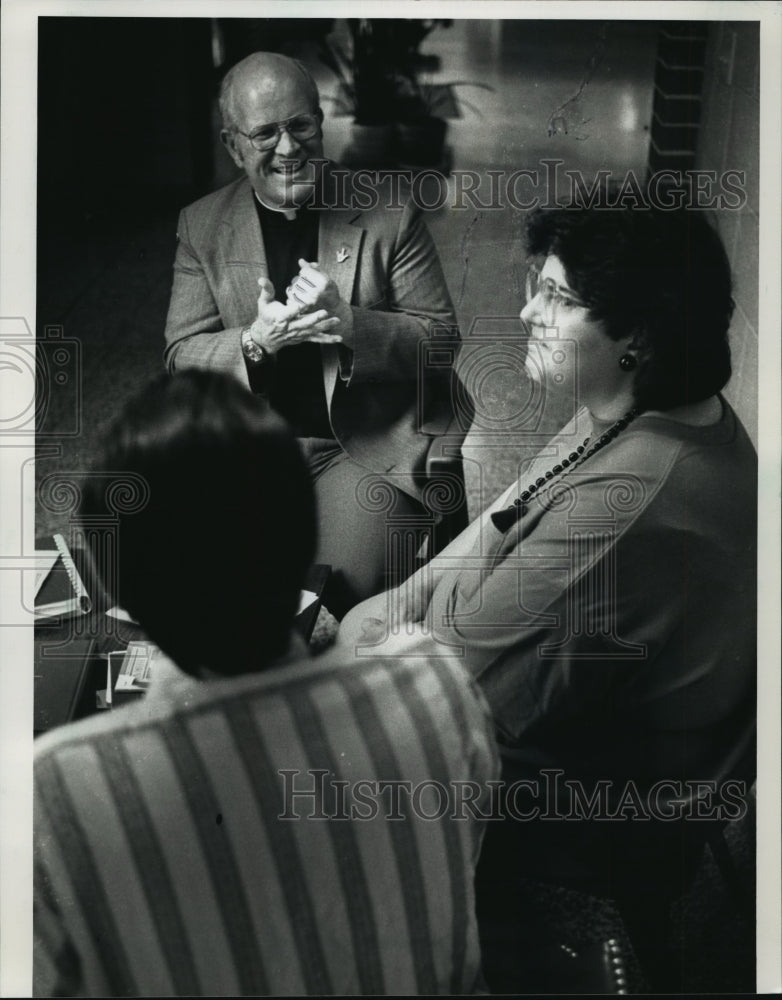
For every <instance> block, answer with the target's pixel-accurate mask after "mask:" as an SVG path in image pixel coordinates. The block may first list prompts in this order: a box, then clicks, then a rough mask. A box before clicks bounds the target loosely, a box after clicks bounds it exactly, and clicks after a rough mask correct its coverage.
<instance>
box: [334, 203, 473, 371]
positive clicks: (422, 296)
mask: <svg viewBox="0 0 782 1000" xmlns="http://www.w3.org/2000/svg"><path fill="white" fill-rule="evenodd" d="M399 219H400V221H399V228H398V231H397V234H396V239H395V241H394V245H393V248H392V252H391V257H390V260H389V261H388V263H387V265H386V267H387V273H386V295H385V298H384V299H383V300H382V301H380V302H378V303H372V304H371V308H366V307H363V306H358V305H354V306H353V323H354V327H353V350H352V351H348V350H344V349H343V350H342V351H341V364H340V374H341V376H342V378H343V379H345V380H346V381H347V382H348V383H357V382H385V381H394V380H403V381H408V380H409V381H414V380H416V379H417V377H418V365H419V344H420V342H421V341H422V340H424V339H426V338H428V337H431V336H432V335H433V333H434V330H435V329H437V328H447V329H449V330H450V331H451V336H452V337H454V338H455V337H458V328H457V326H456V315H455V313H454V309H453V305H452V303H451V298H450V295H449V294H448V288H447V286H446V284H445V277H444V275H443V271H442V267H441V265H440V259H439V257H438V255H437V250H436V249H435V245H434V242H433V240H432V237H431V235H430V233H429V230H428V229H427V227H426V225H425V223H424V220H423V218H422V217H421V213H420V211H419V210H418V209H417V208H416V206H415V204H414V202H413V201H408V202H407V204H406V206H405V208H404V210H403V211H402V212H401V213H399ZM372 250H373V247H372V245H371V242H370V241H366V242H365V245H364V247H363V250H362V262H361V266H362V267H371V266H373V262H371V261H366V260H364V259H363V257H364V256H365V255H366V254H367V253H369V252H372Z"/></svg>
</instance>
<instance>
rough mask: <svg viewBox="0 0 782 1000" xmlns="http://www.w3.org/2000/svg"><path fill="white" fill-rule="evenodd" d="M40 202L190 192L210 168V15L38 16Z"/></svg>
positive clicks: (95, 202) (87, 202)
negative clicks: (190, 17) (141, 16)
mask: <svg viewBox="0 0 782 1000" xmlns="http://www.w3.org/2000/svg"><path fill="white" fill-rule="evenodd" d="M38 42H39V61H38V67H39V69H38V107H39V117H38V178H39V203H40V204H41V205H42V206H43V207H45V208H51V209H52V210H55V211H56V210H57V206H58V205H62V202H63V200H65V201H66V202H70V203H71V207H73V203H74V202H75V203H76V205H79V206H83V207H86V206H90V207H93V208H96V209H97V208H99V207H100V206H101V205H103V204H104V203H105V202H106V201H107V200H113V201H117V200H121V201H122V202H124V203H126V204H127V203H130V204H134V203H139V202H142V201H143V202H146V201H148V199H149V198H150V197H152V198H155V199H157V198H158V196H159V195H161V194H162V193H164V192H166V191H181V192H183V193H186V194H187V193H191V192H196V191H200V190H202V189H204V188H205V186H207V185H208V183H209V180H210V178H211V175H212V164H211V156H212V150H211V143H210V99H211V95H212V92H213V90H214V87H215V81H214V71H213V69H212V61H211V42H210V22H209V21H208V20H207V19H190V20H187V19H175V18H156V19H153V18H111V17H106V18H79V17H70V18H65V17H63V18H50V17H42V18H40V19H39V22H38Z"/></svg>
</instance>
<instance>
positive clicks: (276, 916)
mask: <svg viewBox="0 0 782 1000" xmlns="http://www.w3.org/2000/svg"><path fill="white" fill-rule="evenodd" d="M131 482H133V483H135V484H136V485H138V484H139V483H143V484H144V486H143V489H142V490H141V491H140V492H139V493H138V498H139V502H138V503H137V504H135V508H134V509H129V508H130V504H126V505H125V512H124V513H121V514H120V515H119V516H118V519H117V521H116V525H115V527H116V545H117V552H118V561H117V565H116V579H115V580H114V581H113V582H112V581H107V582H108V583H110V589H111V590H112V591H113V593H112V597H113V598H115V599H116V600H117V601H119V602H121V605H122V606H123V607H124V608H126V609H127V610H128V611H129V612H130V613H131V614H132V615H133V617H134V618H135V619H136V620H137V621H138V622H139V623H140V624H141V625H142V627H143V628H144V630H145V632H146V633H147V634H148V635H149V637H150V638H151V639H152V640H153V641H154V642H156V643H157V644H158V645H159V647H160V648H161V649H162V651H163V653H164V654H165V658H164V659H163V660H162V661H160V660H157V659H156V660H155V661H154V664H153V677H152V682H151V686H150V688H149V690H148V691H147V693H146V694H145V695H144V698H143V700H141V701H138V702H134V703H132V704H129V705H126V706H124V707H122V708H117V709H114V710H113V711H111V712H106V713H102V714H100V715H98V716H95V717H93V718H90V719H85V720H82V721H80V722H78V723H73V724H71V725H68V726H63V727H61V728H59V729H57V730H53V731H51V732H50V733H47V734H46V735H45V736H43V737H41V738H40V739H39V741H38V742H37V743H36V754H35V768H34V770H35V809H34V832H35V839H34V860H35V880H34V903H35V908H34V930H35V947H34V995H35V996H256V995H259V994H264V995H277V996H279V995H302V994H310V995H323V994H334V995H346V994H396V995H405V994H407V995H410V994H427V995H428V994H437V993H469V992H472V991H474V990H475V988H476V986H477V985H478V983H479V976H480V956H479V948H478V936H477V927H476V919H475V912H474V891H473V876H474V867H475V861H476V858H477V855H478V849H479V845H480V840H481V836H482V833H483V826H484V822H483V820H481V818H480V816H479V815H476V814H474V813H472V812H465V813H464V815H463V816H461V817H460V819H461V821H460V820H458V819H457V820H454V819H453V818H452V815H451V812H452V809H451V806H452V805H453V801H455V800H452V793H451V789H455V788H457V787H458V786H459V784H460V783H466V784H468V785H470V787H471V788H472V789H473V791H474V793H475V796H476V802H477V804H478V806H479V807H481V802H482V798H483V792H482V790H483V788H484V786H485V784H486V782H487V781H489V780H490V779H494V778H496V776H497V773H498V764H497V755H496V749H495V747H494V743H493V738H492V731H491V725H490V717H489V713H488V710H487V708H486V706H485V703H484V702H483V699H482V697H481V695H480V694H479V693H478V692H477V691H476V689H475V686H474V682H473V681H472V680H471V678H470V677H469V675H468V674H467V673H466V671H464V670H463V668H462V667H461V666H460V665H459V664H456V663H455V662H453V661H450V660H447V659H443V658H440V657H436V656H435V657H426V658H424V659H420V658H417V659H416V660H414V661H407V660H404V659H396V660H395V661H394V662H393V663H392V664H386V663H380V662H378V661H376V660H374V659H372V658H370V659H368V660H364V661H363V662H362V663H360V664H353V665H345V662H344V660H342V659H341V658H337V659H335V658H333V657H331V656H330V655H329V654H325V655H323V656H321V657H315V658H313V657H309V656H308V655H307V652H306V649H305V648H304V646H303V643H302V642H301V640H299V639H298V638H297V636H296V634H295V633H294V632H293V631H292V625H293V620H294V616H295V615H296V612H297V605H298V600H299V592H300V588H301V586H302V583H303V580H304V578H305V574H306V571H307V569H308V566H309V564H310V561H311V559H312V556H313V553H314V551H315V546H316V538H315V512H314V503H313V490H312V484H311V479H310V476H309V471H308V469H307V466H306V463H305V461H304V459H303V457H302V455H301V453H300V450H299V448H298V446H297V444H296V440H295V438H294V437H293V435H292V434H291V432H290V431H289V430H288V428H287V427H286V426H285V425H284V423H283V422H282V421H281V420H280V419H279V418H278V417H276V416H275V415H274V414H270V413H269V412H268V409H267V408H266V406H265V404H264V402H263V400H261V399H259V398H258V397H257V396H253V395H252V394H251V393H250V392H248V391H247V390H246V389H245V388H243V387H242V386H241V385H240V384H238V383H237V382H236V381H235V380H234V379H232V378H230V377H229V376H227V375H223V374H221V373H216V372H199V371H190V372H184V373H181V374H178V375H175V376H173V378H170V379H169V378H168V377H167V376H166V377H165V379H163V378H161V379H158V380H157V381H156V382H154V383H153V384H151V385H150V386H149V387H148V388H147V389H146V390H145V391H143V392H142V393H141V394H140V395H139V396H138V398H136V399H135V400H133V401H132V402H131V403H130V404H129V405H128V407H127V408H126V409H125V411H124V412H123V413H122V414H121V415H120V417H119V419H118V421H117V423H116V424H115V425H114V427H113V428H112V429H111V430H110V432H109V434H108V437H107V440H106V445H105V448H104V451H103V454H102V456H101V457H100V458H99V459H98V460H97V461H96V464H95V467H94V469H93V475H92V476H90V477H89V478H88V479H87V486H86V489H85V493H84V502H83V507H82V515H83V516H84V517H88V518H93V519H94V518H95V517H99V516H100V517H102V518H105V517H106V515H107V514H108V512H109V511H110V510H111V509H112V508H111V507H110V504H109V499H108V498H109V497H110V496H111V495H113V493H112V491H115V490H116V489H122V488H123V484H124V485H127V484H128V483H131ZM269 483H274V489H269V488H268V487H269ZM107 505H108V506H107ZM92 523H95V522H94V520H93V522H92ZM107 575H111V574H109V573H107ZM476 695H477V696H476ZM427 783H428V785H427ZM384 785H387V786H388V787H389V788H391V787H392V786H393V787H399V788H402V787H404V786H405V785H407V786H409V787H410V788H412V789H415V788H421V789H422V791H421V795H420V801H419V800H418V799H415V797H413V798H412V799H411V797H410V796H409V795H408V797H407V798H406V797H405V796H403V795H402V794H401V793H400V796H399V799H398V804H397V805H396V806H394V808H393V814H394V818H393V819H392V818H390V813H391V811H392V810H391V806H389V804H388V802H387V796H386V795H385V793H384V791H383V788H384ZM434 786H437V788H441V789H442V793H441V794H443V795H444V796H446V800H443V801H445V812H444V814H440V812H439V807H440V806H442V805H443V801H438V797H437V795H433V793H432V788H433V787H434ZM426 787H429V791H428V792H427V791H426ZM453 794H456V793H455V792H454V793H453ZM416 802H417V803H418V804H417V805H416ZM411 803H412V805H411ZM485 812H486V810H485V803H484V813H485Z"/></svg>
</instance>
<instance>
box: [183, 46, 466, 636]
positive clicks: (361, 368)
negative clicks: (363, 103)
mask: <svg viewBox="0 0 782 1000" xmlns="http://www.w3.org/2000/svg"><path fill="white" fill-rule="evenodd" d="M220 109H221V113H222V117H223V129H222V132H221V138H222V141H223V143H224V145H225V147H226V149H227V150H228V153H229V154H230V156H231V158H232V159H233V161H234V163H235V164H236V165H237V166H238V167H239V168H240V169H241V170H242V172H243V174H244V176H243V177H242V178H241V179H240V180H238V181H235V182H234V183H232V184H229V185H228V186H227V187H224V188H222V189H221V190H219V191H216V192H214V193H213V194H210V195H208V196H207V197H205V198H202V199H200V200H199V201H197V202H195V204H193V205H190V206H189V207H188V208H186V209H184V211H183V212H182V213H181V215H180V219H179V226H178V241H179V242H178V247H177V254H176V260H175V263H174V282H173V288H172V292H171V302H170V306H169V312H168V319H167V323H166V333H165V336H166V350H165V359H166V363H167V365H168V368H169V370H170V371H179V370H182V369H183V368H189V367H198V368H211V369H217V370H221V371H226V372H229V373H231V374H233V375H235V376H236V377H237V378H239V379H240V381H242V382H243V383H245V384H246V385H249V386H250V387H251V388H252V389H253V391H254V392H258V393H260V394H262V395H263V396H264V397H265V398H266V399H268V401H269V404H270V405H271V406H272V408H274V409H275V410H276V411H277V412H278V413H280V414H281V415H282V416H284V417H285V418H286V420H288V422H289V423H290V424H291V425H292V426H293V428H294V430H295V431H296V434H297V436H298V437H299V439H300V440H301V442H302V446H303V448H304V450H305V453H306V455H307V457H308V461H309V464H310V469H311V472H312V475H313V478H314V481H315V492H316V496H317V501H318V509H319V551H318V555H317V562H319V563H326V564H329V565H331V566H332V569H333V573H332V577H333V578H332V580H330V583H329V592H328V595H327V603H328V606H329V610H331V611H332V612H333V613H334V614H336V615H337V616H338V617H341V615H342V614H343V613H344V612H345V611H346V610H347V609H348V608H349V607H351V606H352V605H353V604H355V603H356V602H357V601H358V600H360V599H362V598H364V597H368V596H369V595H370V594H373V593H377V592H378V591H380V590H382V589H383V587H384V586H385V585H386V581H387V579H388V574H389V572H392V571H393V568H390V567H388V566H387V565H386V551H385V545H386V537H385V531H386V528H385V515H384V514H383V513H378V512H377V511H375V510H373V509H371V506H372V505H371V504H370V503H367V502H363V503H362V500H361V497H362V489H363V488H364V487H363V486H362V481H363V482H364V483H366V479H367V477H368V476H370V475H371V474H375V476H380V477H385V482H386V485H387V487H388V489H389V490H391V492H392V494H393V504H392V511H391V513H392V514H393V516H394V517H404V516H406V515H408V514H421V513H422V510H423V508H422V507H421V504H420V500H421V495H422V489H423V485H424V482H423V475H424V472H425V464H426V456H427V453H428V451H429V447H430V445H431V443H432V440H433V438H434V437H436V436H437V435H441V434H443V433H444V431H445V430H446V428H447V427H448V423H449V420H450V418H451V407H450V402H449V400H450V380H451V378H452V369H451V366H450V365H446V366H442V367H439V368H438V369H437V370H436V371H434V370H433V371H431V372H429V371H427V372H424V373H423V374H422V375H419V354H420V349H421V346H422V344H423V343H424V342H425V341H427V340H428V339H429V338H431V337H432V336H434V335H435V334H436V333H438V334H439V333H440V332H443V333H444V332H445V331H449V334H448V336H449V338H450V340H451V341H455V339H456V338H457V337H458V330H457V328H456V319H455V315H454V311H453V306H452V304H451V300H450V296H449V294H448V290H447V288H446V285H445V280H444V278H443V273H442V269H441V267H440V261H439V258H438V256H437V251H436V249H435V247H434V244H433V242H432V239H431V237H430V235H429V232H428V230H427V228H426V225H425V224H424V222H423V219H422V217H421V213H420V211H419V210H418V209H417V208H416V206H415V204H414V202H413V201H412V199H411V198H409V197H408V196H406V195H404V193H402V195H399V194H396V195H394V201H395V203H394V204H389V193H388V185H382V184H381V186H380V187H378V186H377V182H373V184H374V186H372V185H370V186H369V187H367V181H368V180H369V181H371V180H372V179H371V178H367V177H366V176H364V182H365V183H364V188H363V191H362V192H358V191H357V190H356V191H354V190H353V187H352V182H351V178H350V175H349V173H348V171H346V170H344V169H341V168H337V166H336V165H335V164H333V163H331V162H329V161H326V160H324V158H323V131H322V123H323V112H322V111H321V108H320V104H319V97H318V89H317V87H316V85H315V82H314V80H313V79H312V77H311V76H310V74H309V73H308V72H307V70H306V69H305V67H304V66H303V65H302V64H301V63H299V62H297V61H296V60H293V59H289V58H287V57H286V56H282V55H277V54H274V53H269V52H257V53H254V54H253V55H251V56H248V57H247V58H246V59H243V60H242V61H241V62H239V63H238V64H237V65H236V66H234V67H233V68H232V69H231V70H229V72H228V73H227V75H226V76H225V78H224V80H223V83H222V87H221V92H220ZM373 202H374V204H373ZM455 355H456V351H455V349H454V350H453V357H454V358H455ZM420 379H423V384H422V385H420V386H419V380H420Z"/></svg>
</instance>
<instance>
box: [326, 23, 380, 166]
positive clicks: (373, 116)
mask: <svg viewBox="0 0 782 1000" xmlns="http://www.w3.org/2000/svg"><path fill="white" fill-rule="evenodd" d="M347 25H348V29H349V31H350V36H351V48H350V52H349V53H348V52H346V51H345V49H344V48H343V47H342V46H341V45H340V44H339V42H338V41H335V40H331V41H330V42H329V43H327V44H324V45H323V46H321V48H320V58H321V60H322V62H324V63H325V64H326V65H327V66H328V67H329V69H331V70H332V72H333V73H334V74H335V75H336V77H337V80H338V82H339V89H338V92H337V95H336V96H335V97H332V98H330V100H331V101H332V103H333V104H334V105H335V106H336V108H337V109H338V110H339V111H341V112H342V113H343V114H348V115H351V116H352V118H353V127H352V131H351V142H350V145H349V146H348V147H347V149H346V150H345V151H344V153H343V155H342V160H343V162H345V163H346V165H347V166H353V167H383V166H388V164H389V162H391V161H392V160H393V142H394V120H395V103H396V70H395V58H394V54H393V30H392V28H393V22H391V21H384V20H380V19H356V18H350V19H348V21H347Z"/></svg>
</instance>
